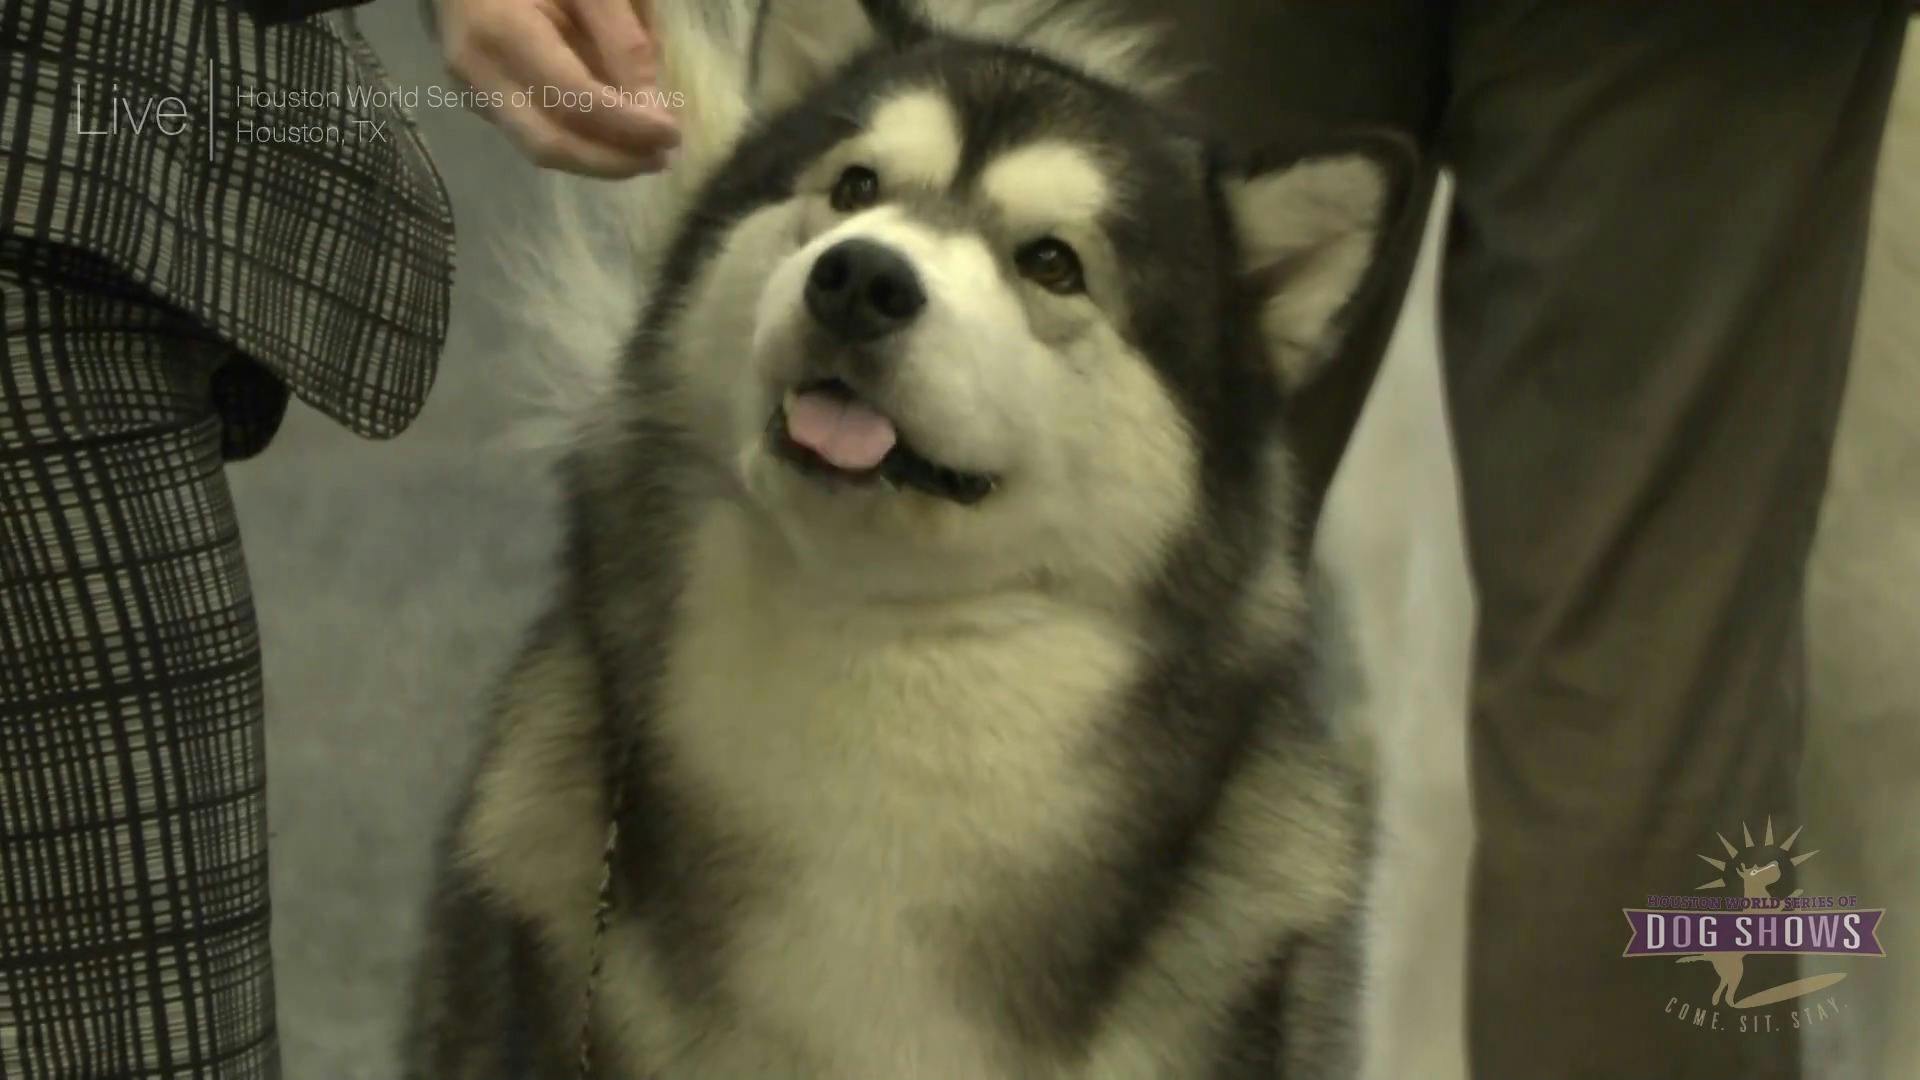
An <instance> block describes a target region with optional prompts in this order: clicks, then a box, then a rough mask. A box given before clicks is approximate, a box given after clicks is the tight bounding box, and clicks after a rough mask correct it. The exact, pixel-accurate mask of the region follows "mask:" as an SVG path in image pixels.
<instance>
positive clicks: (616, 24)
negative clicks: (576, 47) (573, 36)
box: [573, 0, 660, 91]
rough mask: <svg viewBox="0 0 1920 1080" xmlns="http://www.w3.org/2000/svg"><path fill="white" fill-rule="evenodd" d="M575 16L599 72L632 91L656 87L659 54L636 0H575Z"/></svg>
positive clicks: (606, 78)
mask: <svg viewBox="0 0 1920 1080" xmlns="http://www.w3.org/2000/svg"><path fill="white" fill-rule="evenodd" d="M573 16H574V19H575V21H577V22H578V23H579V25H580V28H581V30H582V31H583V34H582V35H581V36H582V37H584V38H585V42H586V45H587V48H588V50H589V51H590V56H589V58H590V60H591V61H592V64H591V66H592V68H593V70H594V72H595V73H596V74H598V75H599V76H600V77H601V78H602V79H604V80H606V81H607V82H609V83H611V84H613V85H615V86H618V87H622V88H624V89H626V90H629V91H639V90H651V89H653V87H654V85H655V83H656V82H657V81H658V80H659V75H660V72H659V62H658V61H659V57H658V55H657V54H656V52H655V50H654V42H653V39H652V35H651V34H649V33H648V31H647V27H646V26H645V25H644V24H643V23H642V22H641V21H640V13H639V12H638V11H636V10H634V4H633V0H573Z"/></svg>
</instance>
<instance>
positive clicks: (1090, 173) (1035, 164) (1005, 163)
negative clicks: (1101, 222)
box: [980, 142, 1113, 232]
mask: <svg viewBox="0 0 1920 1080" xmlns="http://www.w3.org/2000/svg"><path fill="white" fill-rule="evenodd" d="M980 189H981V191H983V192H984V193H985V194H986V196H987V198H988V199H990V200H991V201H992V202H993V203H994V205H995V206H996V207H998V208H999V210H1000V212H1001V213H1002V214H1003V215H1005V216H1006V218H1007V220H1008V221H1009V223H1011V224H1012V225H1013V227H1014V228H1015V230H1017V231H1021V232H1050V231H1055V230H1059V229H1062V228H1068V227H1075V226H1077V227H1080V228H1083V229H1084V228H1089V227H1091V225H1092V224H1093V223H1094V222H1095V221H1097V220H1098V219H1099V217H1100V215H1101V214H1103V213H1105V212H1106V210H1107V209H1108V207H1110V206H1111V205H1112V203H1113V190H1112V186H1111V181H1110V179H1109V177H1108V174H1107V171H1106V170H1105V169H1103V168H1101V167H1100V163H1099V162H1098V161H1096V160H1095V159H1094V157H1093V155H1092V154H1091V153H1090V152H1088V151H1087V150H1086V149H1085V148H1084V147H1079V146H1074V145H1072V144H1070V143H1062V142H1040V143H1034V144H1032V145H1030V146H1022V147H1020V148H1019V149H1016V150H1010V151H1008V152H1007V153H1005V154H1002V155H1001V156H1000V157H998V158H996V159H995V160H994V161H993V163H992V164H990V165H988V166H987V168H986V169H985V171H984V172H982V174H981V176H980Z"/></svg>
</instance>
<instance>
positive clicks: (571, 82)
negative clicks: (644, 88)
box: [494, 18, 680, 153]
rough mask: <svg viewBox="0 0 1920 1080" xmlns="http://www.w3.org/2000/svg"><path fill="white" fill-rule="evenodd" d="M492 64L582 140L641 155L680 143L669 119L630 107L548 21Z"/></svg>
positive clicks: (659, 112)
mask: <svg viewBox="0 0 1920 1080" xmlns="http://www.w3.org/2000/svg"><path fill="white" fill-rule="evenodd" d="M494 63H495V64H496V65H497V70H498V71H499V72H500V73H501V74H502V75H504V76H506V78H508V79H510V80H514V81H517V82H518V83H519V84H520V85H521V87H523V88H524V89H526V90H528V91H529V92H531V93H532V94H533V95H534V100H533V105H534V106H535V107H538V108H541V109H543V110H545V111H546V112H548V113H550V114H551V116H552V119H553V122H554V123H556V124H558V125H559V126H560V127H562V128H564V129H566V130H567V131H570V132H572V133H573V134H575V135H578V136H581V137H582V138H586V139H590V140H592V141H594V142H599V143H608V144H611V145H614V146H619V147H624V148H630V149H632V150H633V151H635V152H640V153H651V152H654V151H659V150H666V149H669V148H671V147H673V146H675V145H677V144H678V143H679V141H680V134H679V130H678V128H677V127H676V126H675V125H674V123H673V120H672V118H671V117H670V116H668V115H667V114H666V113H665V112H664V111H662V110H658V109H646V108H641V107H638V106H636V105H633V104H629V103H628V102H627V101H626V100H625V99H623V98H622V96H621V94H620V92H619V88H618V87H612V86H608V85H607V84H606V83H605V82H604V81H602V80H600V79H598V78H595V77H594V74H593V72H592V71H591V70H590V69H589V68H588V67H587V65H586V61H584V60H582V59H581V58H580V56H579V55H578V54H577V53H575V52H574V50H573V48H572V47H571V46H570V45H569V44H568V43H567V40H566V38H565V37H564V36H563V35H562V33H561V30H560V28H559V27H558V26H556V25H554V24H553V23H551V22H549V21H547V20H546V19H544V18H541V19H534V20H531V21H530V23H529V25H528V26H527V30H526V32H525V33H524V34H522V35H520V36H518V37H516V38H515V39H514V41H513V42H512V43H511V44H510V46H509V47H507V48H505V49H504V50H502V51H501V52H500V53H499V54H498V55H497V56H496V57H495V58H494Z"/></svg>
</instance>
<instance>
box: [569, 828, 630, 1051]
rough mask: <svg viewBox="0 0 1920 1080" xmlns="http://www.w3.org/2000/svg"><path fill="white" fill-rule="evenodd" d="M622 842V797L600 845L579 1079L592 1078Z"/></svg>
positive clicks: (584, 989)
mask: <svg viewBox="0 0 1920 1080" xmlns="http://www.w3.org/2000/svg"><path fill="white" fill-rule="evenodd" d="M619 846H620V812H619V800H618V799H616V800H615V807H614V813H613V814H612V815H611V816H610V817H609V818H608V819H607V842H606V843H605V844H603V845H601V849H600V891H599V895H598V896H597V897H596V898H595V899H594V904H593V943H592V945H591V946H590V953H589V955H590V957H591V959H590V960H589V962H588V965H587V984H586V985H585V986H584V987H582V988H581V990H580V1074H579V1075H580V1080H593V994H594V990H595V988H596V987H598V986H599V985H600V972H601V970H602V969H604V968H605V967H606V962H607V923H608V922H609V921H610V917H611V915H612V913H613V858H614V852H615V850H616V849H618V847H619Z"/></svg>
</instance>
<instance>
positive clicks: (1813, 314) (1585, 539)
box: [1442, 0, 1906, 1080]
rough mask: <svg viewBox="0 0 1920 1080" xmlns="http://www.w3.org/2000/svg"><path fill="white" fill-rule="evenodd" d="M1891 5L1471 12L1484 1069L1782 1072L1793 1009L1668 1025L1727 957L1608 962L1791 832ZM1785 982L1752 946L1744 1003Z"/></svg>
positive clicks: (1464, 318) (1897, 13)
mask: <svg viewBox="0 0 1920 1080" xmlns="http://www.w3.org/2000/svg"><path fill="white" fill-rule="evenodd" d="M1905 8H1906V3H1905V0H1884V2H1879V3H1870V2H1857V0H1856V2H1846V3H1839V2H1832V3H1816V2H1811V0H1807V2H1797V0H1796V2H1782V3H1767V4H1748V5H1741V6H1739V7H1738V9H1737V10H1736V9H1735V8H1733V7H1731V6H1727V5H1710V4H1693V3H1686V4H1677V3H1669V4H1618V3H1611V2H1604V0H1592V2H1571V0H1537V2H1535V0H1465V2H1463V3H1462V5H1461V7H1460V10H1459V12H1458V17H1457V22H1456V25H1455V28H1454V34H1455V37H1454V41H1453V45H1452V73H1453V80H1454V93H1453V97H1452V101H1451V103H1450V107H1449V114H1448V119H1447V121H1446V124H1445V129H1444V133H1443V136H1442V141H1443V149H1444V153H1445V155H1446V159H1447V163H1448V164H1449V166H1450V167H1452V168H1453V169H1454V171H1455V174H1456V178H1457V194H1456V204H1455V206H1456V208H1455V212H1454V216H1453V218H1452V221H1451V229H1450V234H1449V238H1448V245H1447V249H1446V253H1445V257H1446V261H1445V264H1444V270H1443V277H1442V326H1443V330H1442V334H1443V348H1444V353H1445V361H1446V365H1447V367H1446V370H1447V392H1448V397H1449V407H1450V410H1451V417H1452V421H1453V427H1454V433H1455V438H1456V441H1457V444H1458V448H1459V462H1460V469H1461V477H1462V487H1463V500H1464V507H1463V509H1464V515H1465V521H1466V533H1467V544H1468V554H1469V559H1470V562H1471V564H1472V570H1473V574H1474V578H1475V584H1476V586H1477V588H1478V592H1479V600H1480V626H1479V628H1478V631H1477V636H1476V642H1475V647H1476V653H1477V655H1476V657H1475V666H1474V673H1473V675H1474V685H1473V693H1472V699H1471V700H1472V714H1471V717H1470V725H1471V727H1470V740H1471V746H1470V768H1471V779H1472V785H1473V788H1472V791H1473V804H1474V816H1475V822H1476V826H1477V829H1478V847H1477V851H1476V856H1475V864H1474V867H1473V870H1472V897H1471V901H1470V912H1471V914H1470V921H1471V944H1470V955H1469V958H1468V970H1469V1007H1468V1014H1469V1035H1468V1042H1469V1047H1470V1054H1471V1057H1472V1066H1473V1075H1474V1076H1476V1077H1477V1078H1479V1080H1537V1078H1540V1077H1554V1078H1555V1080H1578V1078H1594V1080H1622V1078H1626V1077H1632V1078H1635V1080H1638V1078H1642V1077H1659V1078H1663V1080H1664V1078H1693V1077H1732V1076H1739V1077H1744V1078H1749V1080H1754V1078H1760V1077H1793V1076H1797V1075H1798V1067H1797V1055H1798V1049H1797V1042H1798V1040H1797V1038H1796V1035H1795V1032H1794V1030H1793V1027H1792V1025H1791V1024H1790V1023H1789V1022H1788V1011H1789V1010H1790V1009H1792V1008H1793V1007H1794V1003H1792V1002H1789V1003H1786V1004H1782V1005H1777V1006H1773V1007H1770V1008H1755V1009H1740V1008H1734V1007H1729V1006H1727V1005H1724V1004H1723V1005H1721V1006H1720V1007H1719V1008H1718V1009H1717V1010H1714V1009H1712V1008H1709V1009H1708V1016H1709V1020H1708V1023H1709V1025H1711V1024H1712V1023H1713V1022H1714V1021H1713V1020H1712V1019H1711V1017H1712V1014H1714V1013H1715V1012H1716V1011H1717V1013H1718V1023H1719V1025H1720V1030H1717V1031H1716V1030H1711V1027H1709V1028H1708V1029H1701V1028H1698V1027H1695V1026H1693V1025H1692V1024H1691V1023H1687V1022H1683V1021H1681V1020H1680V1019H1679V1018H1678V1016H1677V1015H1676V1014H1677V1011H1678V1008H1679V1006H1680V1005H1682V1004H1684V1005H1688V1006H1706V1005H1708V1003H1709V999H1710V998H1711V996H1712V994H1713V991H1714V988H1715V985H1716V982H1717V979H1716V977H1715V973H1714V971H1713V968H1712V966H1710V965H1708V964H1685V965H1676V964H1675V963H1673V962H1672V961H1671V960H1664V959H1627V958H1623V957H1622V955H1621V953H1622V951H1623V949H1624V947H1625V945H1626V942H1627V937H1626V932H1627V927H1626V921H1625V919H1624V918H1623V917H1622V915H1621V913H1620V909H1621V908H1624V907H1636V906H1645V904H1646V901H1647V897H1648V894H1650V893H1686V892H1689V891H1690V890H1692V889H1694V887H1695V886H1697V885H1700V884H1701V883H1703V882H1704V881H1706V880H1707V879H1709V878H1712V877H1714V876H1715V874H1716V872H1715V871H1713V870H1711V869H1710V868H1709V867H1708V866H1707V865H1706V864H1705V863H1703V862H1702V861H1701V860H1700V859H1699V858H1698V857H1697V855H1699V854H1704V855H1709V856H1714V857H1716V858H1723V859H1724V858H1725V855H1724V852H1722V851H1720V850H1719V849H1718V842H1717V841H1716V840H1715V838H1714V834H1715V832H1716V831H1718V832H1720V833H1722V834H1724V835H1726V836H1728V837H1730V838H1732V839H1733V840H1734V841H1735V842H1736V843H1738V842H1739V841H1741V839H1742V837H1741V824H1742V822H1743V821H1744V822H1750V823H1751V824H1752V828H1753V835H1754V836H1755V837H1756V838H1760V837H1761V836H1762V828H1763V824H1764V821H1765V819H1766V818H1767V817H1768V816H1769V815H1771V816H1772V818H1773V822H1774V825H1775V827H1776V828H1777V829H1779V831H1780V833H1781V834H1782V838H1784V834H1785V833H1787V832H1789V831H1791V830H1792V829H1794V828H1797V827H1798V826H1799V825H1800V824H1801V822H1800V820H1799V819H1798V816H1797V813H1796V810H1795V798H1794V775H1795V772H1796V770H1797V767H1798V763H1799V756H1800V742H1801V727H1802V722H1801V712H1802V704H1803V688H1802V687H1803V683H1802V670H1801V665H1802V656H1801V625H1800V623H1801V594H1802V587H1803V583H1804V575H1805V569H1806V560H1807V552H1808V545H1809V541H1810V538H1811V536H1812V534H1813V529H1814V525H1815V521H1816V518H1817V515H1818V511H1819V507H1820V500H1821V492H1822V488H1823V485H1824V482H1825V474H1826V468H1827V459H1828V452H1829V448H1830V446H1831V443H1832V439H1833V434H1834V425H1835V422H1836V419H1835V418H1836V413H1837V408H1838V404H1839V401H1840V394H1841V389H1842V386H1843V383H1844V380H1845V369H1846V364H1847V359H1848V354H1849V350H1850V346H1851V338H1852V328H1853V318H1854V306H1855V301H1856V297H1857V295H1858V286H1859V280H1860V274H1861V264H1862V253H1863V248H1864V241H1865V236H1866V225H1867V208H1868V197H1869V193H1870V189H1871V187H1872V178H1873V172H1874V165H1875V160H1876V155H1877V148H1878V145H1879V141H1880V133H1881V129H1882V126H1883V120H1884V115H1885V110H1886V104H1887V99H1888V94H1889V89H1890V85H1891V82H1892V77H1893V72H1894V68H1895V66H1896V63H1897V55H1898V52H1899V47H1900V42H1901V38H1902V31H1903V29H1904V23H1905ZM1890 827H1891V826H1890ZM1817 833H1818V823H1813V824H1812V826H1811V827H1810V829H1809V833H1808V837H1807V839H1806V841H1805V843H1804V844H1803V846H1802V847H1801V848H1800V849H1799V850H1801V851H1805V850H1810V849H1812V848H1816V847H1818V846H1819V845H1820V844H1823V843H1836V844H1838V843H1845V842H1846V838H1845V837H1838V836H1836V837H1822V836H1818V835H1816V834H1817ZM1789 873H1791V869H1790V868H1789ZM1779 888H1780V892H1778V893H1776V895H1785V894H1786V893H1787V892H1790V891H1791V887H1790V885H1788V884H1787V883H1784V882H1783V883H1782V886H1780V887H1779ZM1790 968H1791V965H1790V964H1789V963H1788V962H1787V961H1785V960H1784V959H1782V958H1777V957H1774V958H1768V957H1752V958H1750V959H1749V960H1748V961H1747V977H1746V979H1745V981H1744V982H1743V983H1742V986H1741V988H1740V991H1739V993H1740V994H1741V995H1742V996H1745V995H1747V994H1751V993H1752V992H1753V991H1756V990H1760V989H1763V988H1765V987H1766V986H1768V985H1771V984H1774V983H1778V982H1780V981H1782V980H1784V979H1787V978H1791V977H1792V972H1791V970H1790ZM1842 989H1844V988H1842ZM1801 1004H1804V1003H1801ZM1670 1008H1671V1009H1672V1010H1674V1011H1668V1010H1669V1009H1670ZM1765 1016H1771V1018H1772V1025H1773V1028H1774V1031H1773V1033H1771V1034H1766V1033H1761V1034H1752V1033H1748V1034H1743V1033H1742V1032H1741V1031H1740V1030H1739V1029H1740V1025H1741V1022H1742V1021H1743V1020H1745V1021H1746V1022H1747V1023H1748V1024H1750V1025H1751V1024H1752V1023H1754V1022H1755V1021H1756V1019H1758V1018H1761V1017H1765ZM1762 1022H1764V1021H1762ZM1729 1029H1731V1030H1729Z"/></svg>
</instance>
